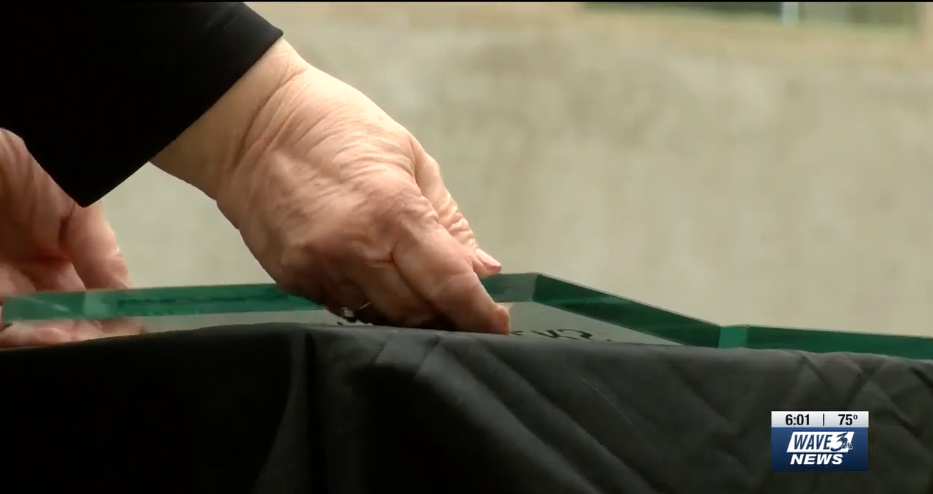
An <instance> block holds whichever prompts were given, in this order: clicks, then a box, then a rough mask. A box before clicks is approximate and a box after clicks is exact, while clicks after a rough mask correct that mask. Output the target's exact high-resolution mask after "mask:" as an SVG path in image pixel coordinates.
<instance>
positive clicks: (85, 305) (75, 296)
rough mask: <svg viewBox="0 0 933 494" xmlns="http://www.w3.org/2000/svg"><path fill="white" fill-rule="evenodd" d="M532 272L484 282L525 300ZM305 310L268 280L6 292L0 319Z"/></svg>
mask: <svg viewBox="0 0 933 494" xmlns="http://www.w3.org/2000/svg"><path fill="white" fill-rule="evenodd" d="M535 277H536V275H533V274H504V275H498V276H494V277H491V278H489V279H487V280H485V281H484V284H485V286H486V289H487V290H488V291H489V292H490V294H491V295H492V297H493V298H494V299H495V300H496V301H497V302H501V303H506V302H525V301H529V302H530V301H531V299H532V294H533V291H534V286H535ZM311 310H324V307H322V306H320V305H318V304H316V303H314V302H311V301H309V300H306V299H304V298H301V297H296V296H293V295H289V294H287V293H285V292H283V291H281V290H280V289H279V288H278V287H276V286H275V285H274V284H252V285H216V286H188V287H166V288H141V289H130V290H92V291H88V292H71V293H66V292H61V293H36V294H31V295H27V296H14V297H7V298H5V299H4V301H3V320H4V321H7V322H13V321H42V320H51V319H109V318H114V317H158V316H189V315H202V314H224V313H228V314H238V313H246V312H292V311H311Z"/></svg>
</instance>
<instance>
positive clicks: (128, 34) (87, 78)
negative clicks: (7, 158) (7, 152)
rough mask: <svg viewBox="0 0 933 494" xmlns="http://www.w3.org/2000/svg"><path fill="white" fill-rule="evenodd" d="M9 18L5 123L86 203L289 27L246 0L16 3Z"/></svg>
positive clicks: (0, 122) (0, 121)
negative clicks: (260, 12)
mask: <svg viewBox="0 0 933 494" xmlns="http://www.w3.org/2000/svg"><path fill="white" fill-rule="evenodd" d="M0 18H2V19H3V21H4V22H3V28H2V29H0V47H2V50H3V57H2V58H0V128H5V129H7V130H10V131H11V132H13V133H14V134H16V135H18V136H19V137H20V138H22V139H23V141H25V143H26V146H27V147H28V148H29V151H30V152H31V153H32V155H33V156H34V157H35V158H36V160H37V161H38V162H39V164H40V165H42V167H43V168H44V169H45V170H46V171H47V172H48V173H49V174H50V175H51V176H52V178H53V179H54V180H55V181H56V182H57V183H58V185H60V186H61V187H62V188H63V189H64V190H65V192H67V193H68V194H69V195H71V197H72V198H74V199H75V200H76V201H77V202H78V203H79V204H81V205H83V206H86V205H88V204H91V203H93V202H95V201H97V200H98V199H100V198H101V197H103V196H104V195H105V194H106V193H108V192H109V191H110V190H112V189H113V188H115V187H116V186H117V185H119V184H120V183H121V182H123V181H124V180H126V179H127V178H128V177H129V176H130V175H132V174H133V173H135V172H136V170H138V169H139V168H140V167H142V165H144V164H145V163H146V162H147V161H149V160H150V159H151V158H153V157H154V156H155V155H156V154H158V153H159V152H160V151H161V150H162V149H163V148H164V147H165V146H167V145H168V144H169V143H171V142H172V141H173V140H174V139H175V138H177V137H178V136H179V135H180V134H181V133H182V132H183V131H184V130H185V129H186V128H188V127H189V126H190V125H191V124H193V123H194V122H195V121H196V120H197V119H198V118H199V117H200V116H201V115H203V114H204V113H205V112H206V111H207V110H208V109H209V108H210V107H211V106H212V105H213V104H214V103H215V102H217V100H219V99H220V97H221V96H223V94H224V93H225V92H227V90H228V89H230V87H231V86H233V85H234V84H235V83H236V81H237V80H239V79H240V77H242V76H243V75H244V74H245V73H246V72H247V71H248V70H249V68H250V67H252V66H253V64H255V63H256V61H258V60H259V59H260V58H261V57H262V55H263V54H265V52H266V51H267V50H268V49H269V48H270V47H271V46H272V45H273V44H274V43H275V42H276V41H277V40H278V39H279V38H280V37H281V36H282V32H281V31H280V30H279V29H277V28H275V27H273V26H272V25H270V24H269V23H268V22H266V21H265V20H264V19H263V18H262V17H260V16H259V15H258V14H256V13H255V12H253V11H252V10H250V9H249V7H247V6H246V5H245V4H243V3H238V2H222V3H207V2H181V3H159V2H155V3H141V2H140V3H133V2H129V3H117V2H112V3H111V2H107V3H104V2H100V3H96V2H65V3H49V2H28V3H26V2H24V3H22V4H20V3H15V2H14V3H12V4H9V5H7V6H3V7H0ZM0 166H2V165H0Z"/></svg>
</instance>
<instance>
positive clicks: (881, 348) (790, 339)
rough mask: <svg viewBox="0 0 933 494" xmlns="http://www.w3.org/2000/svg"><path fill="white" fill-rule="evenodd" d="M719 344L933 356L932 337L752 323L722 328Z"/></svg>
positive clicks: (900, 355) (726, 346)
mask: <svg viewBox="0 0 933 494" xmlns="http://www.w3.org/2000/svg"><path fill="white" fill-rule="evenodd" d="M719 347H720V348H754V349H762V350H777V349H781V350H801V351H806V352H813V353H831V352H851V353H869V354H876V355H887V356H891V357H903V358H910V359H921V360H930V359H933V338H925V337H922V336H897V335H886V334H876V333H852V332H842V331H828V330H821V329H802V328H778V327H769V326H752V325H736V326H725V327H723V328H722V332H721V337H720V344H719Z"/></svg>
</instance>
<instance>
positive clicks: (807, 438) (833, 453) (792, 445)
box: [787, 431, 855, 465]
mask: <svg viewBox="0 0 933 494" xmlns="http://www.w3.org/2000/svg"><path fill="white" fill-rule="evenodd" d="M854 437H855V432H854V431H849V432H793V433H791V436H790V440H789V441H787V453H788V454H789V455H790V464H791V465H842V463H843V461H844V460H843V459H844V458H845V456H844V455H846V454H847V453H849V451H852V449H853V444H852V439H853V438H854Z"/></svg>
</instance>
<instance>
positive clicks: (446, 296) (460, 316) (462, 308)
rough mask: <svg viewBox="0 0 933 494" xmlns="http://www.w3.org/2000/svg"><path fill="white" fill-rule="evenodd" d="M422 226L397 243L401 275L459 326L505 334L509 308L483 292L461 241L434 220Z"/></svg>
mask: <svg viewBox="0 0 933 494" xmlns="http://www.w3.org/2000/svg"><path fill="white" fill-rule="evenodd" d="M422 227H423V228H422V229H421V231H420V232H415V231H413V232H410V234H409V236H408V237H407V238H405V239H403V240H402V242H400V243H399V244H398V245H397V247H396V251H395V264H396V266H398V268H399V271H400V272H401V274H402V277H403V278H405V280H406V281H407V282H408V284H409V285H410V286H411V287H412V289H413V290H414V291H415V292H417V293H418V294H419V295H421V296H422V297H423V298H424V299H425V300H426V301H428V302H429V303H430V304H431V305H433V306H434V308H435V309H437V311H438V312H440V314H441V315H443V316H444V317H446V318H447V319H449V320H450V321H451V322H452V323H453V324H454V325H456V327H457V328H458V329H461V330H464V331H471V332H477V333H496V334H507V333H508V332H509V313H508V311H507V310H506V309H505V308H504V307H501V306H499V305H498V304H496V303H495V302H494V301H493V299H492V297H490V296H489V293H488V292H486V289H485V288H484V287H483V284H482V283H481V282H480V280H479V277H478V276H477V275H476V273H475V272H474V271H473V262H472V260H471V259H470V257H469V256H468V255H467V254H466V252H464V250H463V247H462V246H461V245H460V243H459V242H458V241H457V240H456V239H454V238H453V237H452V236H451V235H450V233H448V232H447V230H446V229H445V228H444V227H443V226H442V225H441V224H440V223H439V222H437V221H433V222H431V221H426V222H425V223H424V224H422Z"/></svg>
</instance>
